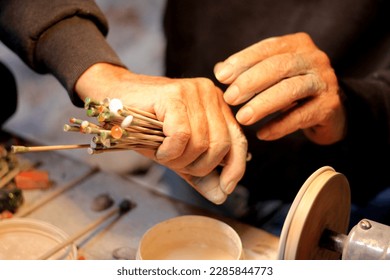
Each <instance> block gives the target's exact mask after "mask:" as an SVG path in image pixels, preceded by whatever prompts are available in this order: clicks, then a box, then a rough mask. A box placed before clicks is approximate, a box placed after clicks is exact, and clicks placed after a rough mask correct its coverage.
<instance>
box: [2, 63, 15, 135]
mask: <svg viewBox="0 0 390 280" xmlns="http://www.w3.org/2000/svg"><path fill="white" fill-rule="evenodd" d="M0 81H1V87H0V94H1V96H2V97H4V99H5V100H7V105H6V106H4V105H3V108H2V109H1V113H0V129H1V125H2V124H3V123H5V122H6V121H7V120H8V119H9V118H10V117H11V116H12V115H13V114H14V113H15V112H16V107H17V103H18V102H17V97H18V96H17V94H16V93H17V92H16V80H15V78H14V75H13V73H12V72H11V71H10V70H9V69H8V67H7V66H6V65H5V64H3V63H1V62H0ZM5 97H6V98H5ZM4 99H3V100H4Z"/></svg>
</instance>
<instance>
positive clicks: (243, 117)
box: [236, 106, 254, 124]
mask: <svg viewBox="0 0 390 280" xmlns="http://www.w3.org/2000/svg"><path fill="white" fill-rule="evenodd" d="M253 113H254V112H253V109H252V107H250V106H247V107H244V108H241V109H240V110H239V111H238V112H237V115H236V119H237V121H238V122H239V123H241V124H246V123H247V122H248V121H250V120H251V119H252V117H253Z"/></svg>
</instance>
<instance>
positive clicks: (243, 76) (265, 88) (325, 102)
mask: <svg viewBox="0 0 390 280" xmlns="http://www.w3.org/2000/svg"><path fill="white" fill-rule="evenodd" d="M214 72H215V75H216V77H217V79H218V80H219V81H220V82H222V83H225V84H229V87H228V89H227V90H226V92H225V94H224V99H225V101H226V102H227V103H229V104H230V105H238V104H242V103H246V104H245V105H244V106H242V108H240V110H239V111H238V113H237V115H236V118H237V120H238V122H240V123H241V124H243V125H251V124H253V123H255V122H258V121H260V120H262V119H263V118H265V117H267V116H270V115H271V114H274V113H276V114H274V116H275V115H276V116H277V117H276V118H273V119H272V118H270V119H271V120H270V121H269V122H268V123H267V124H266V125H264V126H263V127H261V128H260V130H259V131H258V134H257V135H258V138H260V139H263V140H275V139H278V138H281V137H283V136H285V135H287V134H290V133H292V132H294V131H296V130H299V129H302V130H303V132H304V133H305V135H306V137H308V138H309V139H310V140H311V141H313V142H315V143H317V144H323V145H326V144H332V143H335V142H337V141H339V140H341V139H342V138H343V137H344V133H345V126H346V124H345V123H346V120H345V119H346V117H345V112H344V108H343V106H342V103H341V100H340V95H339V86H338V81H337V78H336V76H335V73H334V70H333V69H332V67H331V65H330V61H329V58H328V57H327V55H326V54H325V53H324V52H322V51H321V50H319V49H318V48H317V47H316V45H315V44H314V43H313V41H312V40H311V38H310V37H309V36H308V35H307V34H305V33H297V34H292V35H286V36H281V37H273V38H269V39H266V40H263V41H260V42H258V43H256V44H254V45H252V46H250V47H248V48H246V49H244V50H242V51H240V52H238V53H236V54H233V55H232V56H230V57H229V58H227V59H226V60H225V61H223V62H220V63H218V64H217V65H216V66H215V69H214Z"/></svg>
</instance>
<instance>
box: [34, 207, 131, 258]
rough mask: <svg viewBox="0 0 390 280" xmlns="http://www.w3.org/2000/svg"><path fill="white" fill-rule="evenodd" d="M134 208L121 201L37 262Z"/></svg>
mask: <svg viewBox="0 0 390 280" xmlns="http://www.w3.org/2000/svg"><path fill="white" fill-rule="evenodd" d="M133 207H134V204H133V203H131V202H130V201H129V200H126V199H125V200H123V201H122V202H121V203H120V204H119V206H118V207H116V208H115V209H112V210H111V211H110V212H108V213H107V214H106V215H104V216H103V217H101V218H99V219H97V220H96V221H94V222H92V223H90V224H89V225H88V226H86V227H85V228H83V229H82V230H80V231H79V232H77V233H76V234H74V235H72V236H71V237H69V238H68V239H67V240H65V241H64V242H62V243H59V244H58V245H57V246H55V247H53V248H52V249H51V250H49V251H48V252H46V253H45V254H43V255H42V256H41V257H40V258H38V260H46V259H48V258H50V257H51V256H52V255H54V254H55V253H57V252H58V251H59V250H61V249H62V248H64V247H66V246H67V245H69V244H72V243H73V242H74V241H76V240H77V239H79V238H80V237H81V236H83V235H84V234H86V233H87V232H89V231H91V230H92V229H94V228H96V227H97V226H99V225H100V224H102V223H103V222H104V221H106V220H107V219H109V218H110V217H112V216H114V215H115V214H119V216H122V215H123V214H125V213H127V212H128V211H129V210H131V209H132V208H133Z"/></svg>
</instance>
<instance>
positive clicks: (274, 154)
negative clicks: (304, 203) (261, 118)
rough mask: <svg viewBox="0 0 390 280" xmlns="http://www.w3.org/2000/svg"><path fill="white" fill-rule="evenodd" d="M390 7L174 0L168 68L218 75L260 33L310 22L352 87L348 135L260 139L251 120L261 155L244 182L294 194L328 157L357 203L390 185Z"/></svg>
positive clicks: (259, 189)
mask: <svg viewBox="0 0 390 280" xmlns="http://www.w3.org/2000/svg"><path fill="white" fill-rule="evenodd" d="M389 14H390V2H389V1H386V0H377V1H375V0H343V1H339V0H323V1H321V0H320V1H308V0H284V1H274V0H262V1H259V0H246V1H240V0H237V1H235V0H227V1H223V4H222V2H221V1H209V0H197V1H182V0H168V4H167V13H166V17H165V30H166V36H167V40H168V41H167V52H166V66H167V75H168V76H171V77H198V76H203V77H209V78H211V79H213V80H214V81H215V82H216V83H217V81H216V80H215V78H214V75H213V67H214V65H215V63H216V62H218V61H222V60H224V59H226V58H227V57H228V56H230V55H231V54H233V53H235V52H237V51H239V50H241V49H243V48H245V47H248V46H249V45H251V44H253V43H256V42H258V41H260V40H262V39H265V38H268V37H272V36H280V35H285V34H290V33H295V32H302V31H303V32H307V33H308V34H309V35H310V36H311V37H312V39H313V40H314V42H315V44H316V45H317V46H318V47H319V48H320V49H321V50H323V51H324V52H325V53H326V54H327V55H328V56H329V57H330V60H331V63H332V66H333V67H334V69H335V71H336V74H337V76H338V79H339V82H340V84H341V87H342V89H343V90H344V92H345V95H346V99H345V105H346V108H347V114H348V135H347V139H345V140H344V141H342V142H340V143H338V144H335V145H331V146H318V145H315V144H313V143H311V142H309V141H308V140H307V139H306V138H305V137H304V136H303V135H302V134H301V133H300V132H297V133H295V134H293V135H290V136H287V137H284V138H283V139H280V140H278V141H272V142H266V141H260V140H258V139H257V138H256V135H255V132H256V126H255V125H254V126H252V127H249V128H248V127H245V133H246V135H247V137H248V140H249V151H250V152H251V153H252V155H253V158H252V160H251V161H250V162H249V163H248V167H247V171H246V175H245V178H244V179H243V180H242V183H243V184H244V185H245V186H247V187H248V188H249V189H250V190H251V192H252V195H251V198H252V200H253V202H255V201H256V200H262V199H269V198H270V197H271V198H272V197H273V198H284V199H286V200H292V199H293V198H294V197H295V195H296V193H297V191H298V189H299V188H300V187H301V185H302V184H303V183H304V181H305V180H306V178H307V177H308V176H309V175H310V174H311V173H312V172H314V171H315V170H316V169H317V168H319V167H321V166H324V165H330V166H332V167H333V168H335V169H336V171H339V172H341V173H344V174H345V175H346V176H347V178H348V180H349V182H350V185H351V189H352V197H353V201H354V202H355V203H365V202H367V201H368V200H369V199H370V198H372V196H373V195H375V194H376V193H377V192H378V191H379V190H381V189H383V188H385V187H387V186H390V29H389V28H388V27H389V26H390V17H389V16H388V15H389ZM221 87H224V86H223V85H221ZM287 94H288V93H287Z"/></svg>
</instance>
